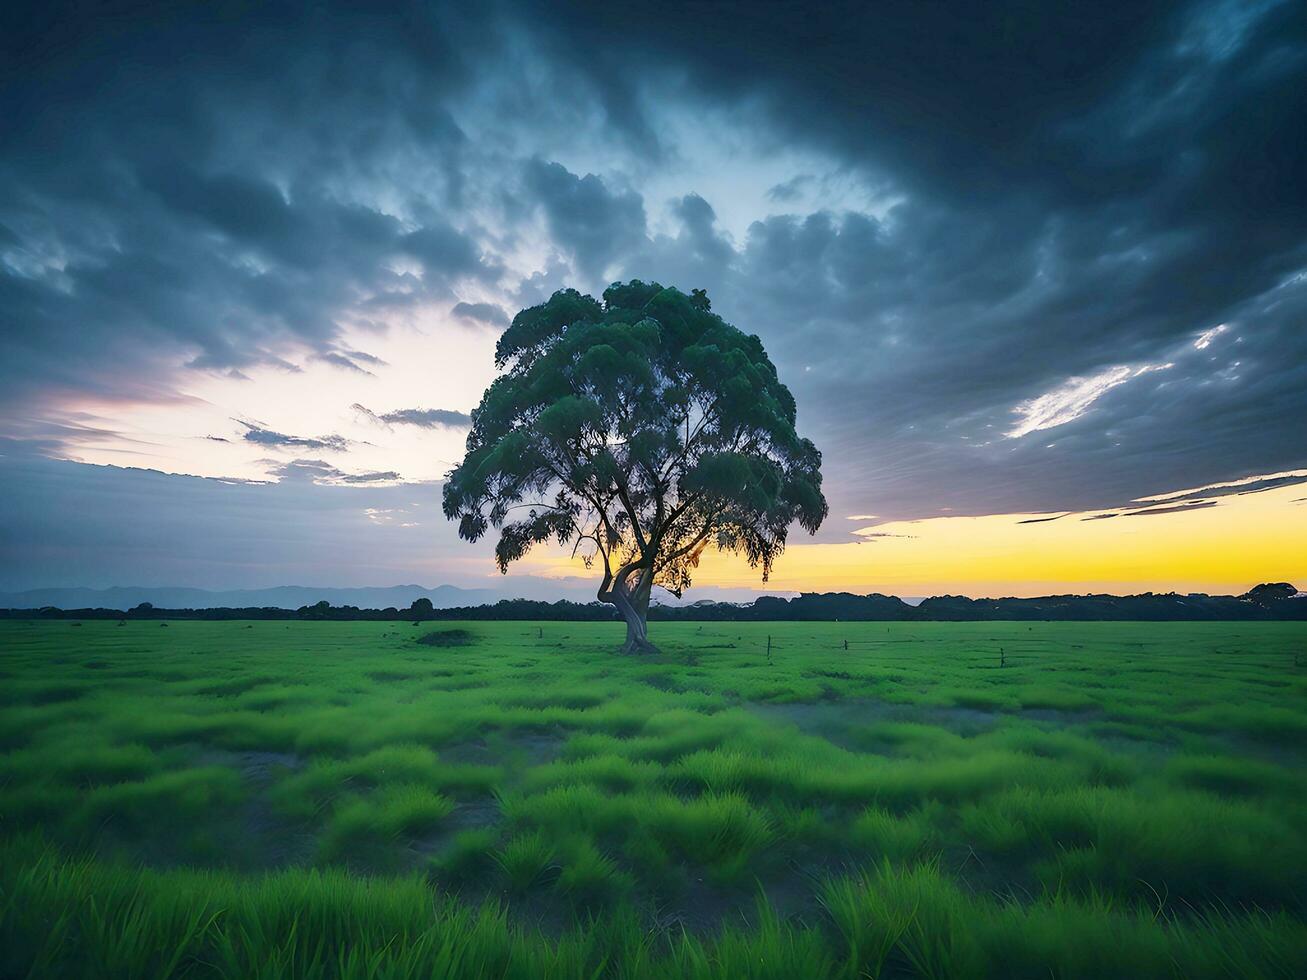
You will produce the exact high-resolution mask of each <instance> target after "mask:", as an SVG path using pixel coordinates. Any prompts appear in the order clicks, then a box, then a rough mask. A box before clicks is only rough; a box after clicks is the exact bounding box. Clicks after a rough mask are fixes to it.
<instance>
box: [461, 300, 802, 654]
mask: <svg viewBox="0 0 1307 980" xmlns="http://www.w3.org/2000/svg"><path fill="white" fill-rule="evenodd" d="M495 365H496V367H498V368H499V369H500V370H501V372H502V373H501V374H500V376H499V377H498V378H496V379H495V381H494V382H493V383H492V384H491V385H490V387H489V388H487V389H486V393H485V395H484V397H483V398H482V399H481V405H480V406H479V407H478V408H477V409H476V411H475V412H473V413H472V431H471V432H470V433H469V435H468V438H467V455H466V456H465V458H464V459H463V462H462V464H461V465H459V466H458V467H457V468H456V469H455V470H453V472H451V473H450V474H449V477H448V481H447V482H446V484H445V491H444V508H445V515H446V516H447V517H449V518H451V519H453V518H458V520H459V526H458V533H459V535H460V536H461V537H463V538H465V539H466V540H468V541H476V540H478V539H480V538H481V536H482V535H484V534H485V533H486V532H487V530H489V529H490V528H491V527H493V528H495V529H496V530H498V531H499V543H498V545H497V546H496V548H495V558H496V560H497V562H498V564H499V568H500V571H507V569H508V566H509V564H510V563H511V562H513V561H515V560H517V559H519V558H521V557H522V556H523V555H525V554H526V553H527V552H528V551H529V550H530V549H531V547H532V545H534V544H537V543H539V542H544V541H551V540H552V541H557V542H558V543H560V544H562V545H567V544H571V545H572V554H573V555H574V556H576V555H579V556H580V557H581V558H582V559H583V560H584V561H585V563H586V565H587V567H589V566H591V565H593V563H594V562H596V561H598V562H600V563H601V564H602V568H603V581H602V583H601V584H600V586H599V593H598V596H599V599H600V600H601V601H602V602H608V603H612V604H613V605H614V606H616V607H617V609H618V610H619V611H620V612H621V614H622V617H623V618H624V619H625V620H626V644H625V646H624V647H623V650H624V651H626V652H640V651H645V650H653V649H655V648H654V646H653V644H651V643H650V642H649V636H648V629H647V627H646V618H647V615H648V611H649V593H650V591H651V590H652V588H653V586H655V585H659V586H662V587H663V588H665V589H667V590H668V591H669V592H671V593H673V594H674V595H677V596H680V595H681V594H682V592H683V591H684V590H685V589H686V588H687V587H689V585H690V576H691V573H692V572H693V570H694V568H695V567H696V566H697V565H698V563H699V556H700V554H701V553H702V552H703V550H704V548H705V547H707V546H709V545H713V546H715V547H717V548H719V549H722V550H724V551H731V552H736V553H740V554H743V555H744V556H745V557H746V558H747V559H748V561H749V564H750V565H751V566H753V567H758V566H761V568H762V578H763V581H766V580H767V576H768V574H769V573H770V572H771V567H772V563H773V562H774V561H775V560H776V556H777V555H779V554H780V553H781V551H782V550H783V549H784V547H785V535H786V531H787V530H788V528H789V526H790V524H791V523H793V522H794V521H798V523H799V525H800V526H801V527H803V528H804V529H806V530H807V531H809V532H810V533H815V532H816V530H817V528H818V527H819V526H820V525H821V522H822V520H823V519H824V518H825V516H826V510H827V508H826V499H825V497H823V496H822V492H821V453H820V452H818V451H817V447H816V446H814V445H813V444H812V443H811V442H810V441H808V440H807V439H802V438H800V437H799V435H798V434H797V433H796V432H795V429H794V416H795V407H794V397H793V396H792V395H791V394H790V392H789V389H788V388H786V387H785V386H784V385H783V384H781V383H780V381H779V380H777V377H776V369H775V368H774V367H773V366H772V363H771V361H770V360H769V359H768V358H767V354H766V352H765V351H764V350H763V348H762V343H761V342H760V341H759V340H758V338H757V337H753V336H749V335H747V334H745V333H743V332H741V331H740V330H737V329H736V328H735V327H733V326H731V325H730V324H729V323H727V322H726V321H724V320H723V319H722V318H721V317H719V316H717V315H716V314H715V313H713V312H712V311H711V309H710V306H709V302H708V297H707V295H706V294H705V293H704V292H703V290H698V289H696V290H694V292H693V293H691V295H689V296H687V295H685V294H684V293H682V292H680V291H679V290H676V289H664V288H663V287H662V286H660V285H658V284H657V283H643V282H640V281H639V280H634V281H632V282H629V283H615V284H614V285H612V286H610V287H609V288H608V289H607V290H606V291H605V292H604V299H603V302H602V303H600V302H598V301H597V300H595V299H594V298H593V297H591V296H584V295H582V294H581V293H579V292H577V291H576V290H574V289H565V290H561V291H559V292H557V293H555V294H554V295H553V296H552V297H551V298H550V299H549V301H548V302H546V303H542V304H541V305H539V306H533V307H531V308H530V309H526V310H523V311H522V312H521V313H519V314H518V315H517V316H516V317H514V319H513V323H512V326H510V327H509V328H508V330H506V331H505V332H504V335H503V336H502V337H500V339H499V345H498V347H497V348H496V350H495Z"/></svg>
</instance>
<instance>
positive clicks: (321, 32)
mask: <svg viewBox="0 0 1307 980" xmlns="http://www.w3.org/2000/svg"><path fill="white" fill-rule="evenodd" d="M466 29H467V27H466V25H463V24H461V21H460V15H458V14H456V13H455V12H451V11H446V12H440V13H433V12H430V11H424V10H421V9H419V8H417V7H414V8H413V9H411V10H403V9H401V8H391V9H390V10H388V12H387V13H386V14H383V15H378V14H376V13H372V12H369V11H367V10H366V9H363V8H351V7H346V6H341V7H339V8H333V7H330V6H323V7H315V8H314V9H313V10H312V11H311V13H310V12H309V11H308V10H307V9H297V8H296V7H295V6H294V5H286V6H284V7H278V8H276V9H273V8H268V7H259V8H251V9H249V10H246V11H244V12H243V13H242V15H241V16H233V17H213V16H208V15H207V14H206V13H204V12H201V11H200V10H199V8H193V9H192V10H191V11H190V12H189V13H188V12H186V11H185V10H177V9H175V8H168V7H164V6H160V7H158V8H153V9H152V8H150V7H149V6H147V5H132V6H131V7H129V8H124V9H117V8H116V6H115V5H113V4H109V5H104V6H97V7H94V8H90V7H87V8H85V9H80V10H71V11H70V10H60V9H56V8H55V7H49V6H43V7H37V6H28V7H25V6H24V5H22V4H16V5H8V6H7V7H6V13H5V14H4V23H3V24H0V37H2V38H3V40H0V44H2V45H4V50H3V51H2V52H0V63H3V65H4V67H3V68H0V72H3V76H0V93H2V94H0V115H2V116H3V118H4V119H5V121H6V122H5V126H4V127H3V128H2V130H0V223H3V226H4V228H5V230H6V233H5V234H4V236H2V237H0V337H2V338H3V341H4V345H5V355H6V356H5V357H4V358H3V368H0V379H3V384H0V389H2V390H3V395H0V401H3V402H4V403H5V404H7V405H13V404H17V403H27V404H31V403H32V402H33V401H34V400H35V401H40V400H43V399H48V398H51V397H57V396H58V395H59V393H61V392H68V391H80V392H83V393H91V394H95V395H97V396H99V397H102V398H118V399H132V400H157V399H159V398H161V397H166V395H167V393H168V390H169V388H171V387H172V385H173V383H174V377H175V375H176V370H177V369H176V365H177V364H178V363H179V360H180V361H184V362H186V363H189V364H190V365H191V366H192V367H194V368H198V369H203V370H213V371H221V372H224V373H230V374H231V375H232V376H233V377H240V376H241V375H240V372H239V369H240V368H242V367H245V366H247V365H251V364H256V363H270V364H276V365H282V366H286V367H293V365H291V364H290V363H289V362H287V361H286V360H285V358H284V357H283V356H282V353H283V352H284V351H285V349H286V348H287V347H288V346H294V345H299V346H300V347H301V349H302V348H303V347H305V346H307V348H308V349H309V350H310V351H311V352H314V353H316V354H317V355H318V356H319V357H320V358H322V359H325V360H327V361H329V362H331V363H335V364H337V365H338V366H341V367H348V366H350V365H347V363H346V361H349V362H352V366H353V367H354V368H358V369H362V370H367V369H368V367H367V363H366V362H364V363H362V364H361V363H360V360H359V358H357V357H351V356H350V355H349V353H348V352H345V351H340V350H334V349H333V345H332V341H333V339H334V338H335V337H336V336H337V335H338V334H339V333H340V331H341V330H342V329H343V328H344V327H345V326H346V325H348V324H350V323H351V322H360V321H364V322H365V321H366V320H367V318H368V317H369V316H370V315H371V311H375V310H378V309H388V308H390V309H403V308H407V307H410V306H412V305H414V304H416V303H421V302H426V301H429V300H441V299H447V298H453V297H452V296H451V294H452V292H453V289H454V287H455V285H456V283H457V282H458V281H460V280H461V279H465V278H470V279H475V280H478V281H481V282H489V281H493V280H494V279H496V278H497V277H498V276H499V275H500V273H501V271H502V270H501V269H500V268H499V266H498V265H497V263H496V261H495V260H494V258H493V257H491V256H489V255H488V254H486V253H485V252H484V251H483V249H482V247H481V246H480V244H478V243H477V242H476V241H475V240H474V238H473V234H472V233H469V232H468V231H465V230H460V229H459V228H458V227H456V226H455V224H454V223H453V222H451V221H450V220H449V219H447V218H445V217H443V216H442V214H441V211H442V210H444V211H448V210H449V209H450V207H452V206H454V205H456V204H457V202H458V201H459V200H460V197H461V192H462V182H463V174H462V171H461V168H460V165H459V160H460V154H461V153H462V151H463V148H464V147H465V137H464V135H463V133H462V132H461V131H460V130H459V128H458V127H457V125H456V124H454V123H453V121H452V119H451V117H450V116H449V114H448V112H447V111H446V109H445V108H443V106H444V105H445V104H446V101H447V100H448V99H450V98H452V97H454V96H457V95H458V94H459V93H460V92H464V91H466V89H467V86H468V85H469V84H470V79H471V76H470V75H469V74H468V72H467V70H466V66H465V65H464V63H463V59H462V57H461V55H460V50H461V49H462V44H461V42H460V41H459V40H458V38H459V36H460V35H461V32H462V31H464V30H466ZM478 32H479V36H480V37H481V40H482V44H483V48H484V50H483V52H482V53H485V52H486V51H488V50H490V49H491V48H493V47H494V45H495V44H496V43H497V42H496V41H495V37H496V33H495V31H494V30H493V29H492V28H491V27H490V25H489V24H487V23H484V22H483V23H479V24H478ZM397 170H398V171H401V172H405V173H409V174H410V175H411V180H412V183H411V185H410V186H405V187H404V188H403V191H402V195H401V196H400V197H398V198H396V197H395V196H394V195H391V196H390V198H389V200H390V201H391V202H392V203H390V204H388V205H382V204H380V203H378V201H379V200H380V197H379V194H382V193H384V192H385V191H386V190H387V188H388V187H389V186H391V185H392V184H393V178H394V173H395V171H397ZM374 192H376V193H374ZM406 260H409V261H411V262H415V263H416V264H417V266H418V267H419V269H418V271H417V272H416V273H414V272H412V271H399V269H400V265H399V263H402V262H403V261H406Z"/></svg>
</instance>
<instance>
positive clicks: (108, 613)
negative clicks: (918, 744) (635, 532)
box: [0, 582, 1307, 623]
mask: <svg viewBox="0 0 1307 980" xmlns="http://www.w3.org/2000/svg"><path fill="white" fill-rule="evenodd" d="M0 618H4V619H57V620H68V619H71V620H78V619H86V620H106V619H111V620H119V621H121V622H126V621H128V620H133V621H137V620H156V621H165V620H170V619H177V620H187V619H189V620H299V621H310V622H312V621H329V622H348V621H376V622H392V621H393V622H413V623H420V622H432V621H452V620H471V621H495V620H540V621H546V622H550V621H553V622H619V621H622V616H621V613H620V611H619V610H617V609H615V608H614V607H613V606H612V605H610V604H606V603H600V602H588V603H582V602H572V601H569V600H566V599H560V600H559V601H557V602H544V601H540V600H535V599H501V600H500V601H499V602H496V603H493V604H488V605H480V606H454V607H450V608H446V609H437V608H435V607H434V606H433V605H432V603H431V600H430V599H427V598H421V599H417V600H415V601H414V602H413V604H412V605H410V606H409V607H408V608H407V609H399V608H396V607H394V606H388V607H387V608H385V609H360V608H359V607H357V606H333V605H331V604H330V603H329V602H327V601H326V600H325V599H324V600H323V601H321V602H318V603H315V604H314V605H310V606H301V607H300V608H298V609H282V608H279V607H271V606H262V607H247V608H232V607H218V608H211V609H163V608H158V607H156V606H153V605H151V604H150V603H148V602H143V603H141V604H140V605H138V606H136V607H135V608H133V609H129V610H126V611H124V610H120V609H58V608H55V607H53V606H47V607H45V608H42V609H4V610H0ZM649 619H651V620H658V621H662V622H835V621H848V622H906V623H912V622H978V621H990V620H996V621H1001V620H1014V621H1041V620H1043V621H1057V620H1064V621H1081V622H1092V621H1199V620H1307V598H1304V597H1300V594H1299V593H1298V590H1297V589H1296V588H1295V587H1294V586H1292V585H1290V584H1289V583H1287V582H1278V583H1268V584H1265V585H1259V586H1257V587H1256V588H1254V589H1252V590H1250V591H1248V592H1246V593H1244V594H1243V595H1239V596H1222V595H1205V594H1201V593H1191V594H1188V595H1182V594H1179V593H1175V592H1165V593H1154V592H1145V593H1142V594H1140V595H1131V596H1113V595H1056V596H1040V597H1037V598H1030V599H1015V598H1005V599H970V598H967V597H966V596H935V597H933V598H930V599H924V600H922V602H921V603H919V604H918V605H916V606H913V605H909V604H908V603H906V602H904V601H903V600H902V599H899V598H897V597H895V596H887V595H881V594H880V593H872V594H870V595H855V594H854V593H851V592H805V593H801V594H800V595H798V596H796V597H795V598H793V599H785V598H782V597H779V596H759V597H758V598H757V599H755V600H754V601H753V602H751V603H731V602H704V603H695V604H693V605H688V606H663V605H652V606H650V608H649Z"/></svg>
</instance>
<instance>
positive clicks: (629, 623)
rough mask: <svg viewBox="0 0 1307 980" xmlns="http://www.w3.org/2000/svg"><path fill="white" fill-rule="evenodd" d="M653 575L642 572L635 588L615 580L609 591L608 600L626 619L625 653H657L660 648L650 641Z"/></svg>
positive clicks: (623, 648) (623, 650) (623, 646)
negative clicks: (650, 598) (649, 621)
mask: <svg viewBox="0 0 1307 980" xmlns="http://www.w3.org/2000/svg"><path fill="white" fill-rule="evenodd" d="M652 578H653V577H652V576H651V575H648V574H641V576H640V580H639V582H638V583H637V584H636V586H635V587H634V588H630V587H628V586H627V584H626V582H624V581H619V582H614V583H613V587H612V590H611V591H610V592H609V593H608V601H609V602H611V603H612V604H613V605H614V606H616V607H617V611H618V612H620V613H621V614H622V618H623V619H624V620H626V642H625V643H623V644H622V652H623V653H657V652H658V648H657V647H656V646H654V645H653V644H652V643H651V642H649V627H648V617H649V593H650V592H651V591H652V587H653V581H652Z"/></svg>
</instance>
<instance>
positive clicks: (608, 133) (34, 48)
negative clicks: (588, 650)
mask: <svg viewBox="0 0 1307 980" xmlns="http://www.w3.org/2000/svg"><path fill="white" fill-rule="evenodd" d="M383 8H384V9H383ZM634 277H639V278H643V279H646V280H647V279H656V280H658V281H660V282H663V283H665V284H669V285H677V286H679V287H681V288H683V289H685V290H689V289H691V288H706V289H707V290H708V292H709V295H710V296H711V297H712V301H713V306H714V309H715V310H717V311H718V312H720V313H721V314H722V315H723V316H725V317H726V318H727V319H728V320H730V321H732V322H733V323H735V324H736V325H738V326H740V327H741V328H743V329H744V330H746V331H748V332H752V333H757V334H758V335H759V336H761V337H762V339H763V341H764V343H765V344H766V347H767V349H768V350H769V351H770V352H771V354H772V357H773V359H774V360H775V362H776V363H777V365H778V368H779V370H780V373H781V377H782V380H784V381H785V382H786V383H787V384H788V385H789V386H790V388H791V389H792V390H793V392H794V393H795V396H796V398H797V400H798V404H799V422H800V428H801V430H802V431H803V432H804V434H806V435H808V436H810V437H811V438H812V439H813V440H814V441H815V442H816V443H817V445H818V446H819V447H820V448H821V449H822V450H823V452H824V454H825V466H824V471H825V474H826V485H827V488H828V497H829V499H830V502H831V508H832V509H831V517H830V519H829V520H828V522H827V524H826V525H825V527H823V529H822V530H821V532H820V533H819V534H818V536H817V538H816V539H815V541H811V542H810V541H808V539H806V536H802V539H801V538H800V536H798V535H796V536H795V537H794V538H792V540H793V541H794V544H793V545H792V546H791V549H790V552H789V553H788V554H787V556H786V558H785V559H783V560H782V561H781V563H780V564H779V565H778V567H777V573H776V579H775V581H774V582H773V583H772V584H773V585H774V586H775V587H777V588H783V589H805V588H852V589H856V590H859V591H871V590H880V591H891V592H899V593H901V594H909V595H921V594H931V593H938V592H946V591H947V592H969V593H971V594H983V593H990V594H993V593H1003V594H1033V593H1040V592H1047V591H1064V590H1065V589H1068V588H1110V589H1113V590H1136V589H1138V590H1142V589H1144V588H1158V589H1165V588H1172V587H1174V588H1180V589H1182V590H1188V589H1200V588H1201V589H1212V590H1217V591H1228V590H1229V589H1239V590H1242V589H1243V588H1246V587H1248V586H1250V585H1252V584H1254V583H1255V582H1256V581H1261V580H1267V579H1284V578H1293V577H1297V578H1298V579H1300V580H1301V581H1307V558H1304V555H1307V530H1305V528H1307V482H1304V481H1305V480H1307V5H1304V4H1301V3H1295V2H1292V0H1239V2H1230V0H1226V2H1198V3H1193V2H1179V3H1171V2H1161V3H1153V2H1147V0H1132V2H1129V3H1096V4H1085V3H1062V2H1044V3H1029V2H1025V0H1022V2H1009V3H998V2H996V3H987V4H984V5H961V6H959V5H954V4H947V3H936V2H925V0H903V2H888V3H872V4H859V5H856V6H853V7H850V8H847V9H842V8H841V7H840V6H839V5H811V4H805V3H777V4H768V3H740V4H732V3H718V4H712V5H701V4H690V3H659V4H656V5H647V6H644V5H628V4H622V3H612V2H608V3H593V4H591V3H572V4H556V3H551V4H534V3H530V4H511V3H496V2H489V3H485V2H483V3H478V4H475V5H473V4H467V5H463V4H453V5H444V4H414V5H411V6H404V5H398V4H385V5H369V4H348V5H347V4H342V5H332V4H322V3H319V4H313V5H311V6H306V7H304V8H300V9H297V7H296V5H293V4H277V5H263V4H258V5H249V6H248V7H246V6H244V5H234V4H224V3H212V4H202V5H201V4H195V5H177V4H171V5H159V6H158V7H154V6H152V5H150V4H143V3H131V4H115V3H109V4H59V3H56V4H40V5H27V4H24V3H11V4H6V5H4V10H3V12H2V13H0V566H3V567H2V568H0V588H3V589H10V590H13V589H22V588H33V587H38V586H40V587H45V586H61V585H63V586H72V585H84V586H96V587H102V586H108V585H165V584H166V585H191V586H205V587H215V588H235V587H259V586H268V585H282V584H311V585H390V584H396V583H399V582H409V581H417V582H420V583H422V584H426V585H434V584H438V583H450V584H455V585H469V586H470V585H477V586H484V585H486V584H487V581H488V580H492V579H491V577H492V576H493V575H494V572H493V568H492V565H491V562H490V560H489V552H488V550H487V548H485V547H480V546H470V545H466V544H463V543H461V542H458V541H457V539H456V536H455V534H454V533H453V529H452V528H451V527H449V526H448V525H447V524H446V522H445V521H444V520H443V519H442V517H441V516H440V511H439V483H438V481H439V480H440V478H441V476H442V475H443V474H444V473H445V472H446V471H447V470H448V469H449V468H450V467H451V466H452V465H453V464H454V463H455V462H456V461H457V459H458V458H459V457H460V454H461V450H462V444H463V439H464V437H465V435H466V423H467V418H468V413H469V412H470V411H471V410H472V409H473V408H474V407H475V405H476V403H477V401H478V399H479V397H480V393H481V391H482V390H483V389H484V387H485V385H486V384H487V383H488V382H489V381H490V380H491V378H492V377H493V375H494V367H493V363H492V351H493V348H494V343H495V340H496V338H497V336H498V333H499V331H500V330H501V329H502V328H503V327H504V326H505V324H506V323H507V322H508V320H509V319H510V318H511V317H512V315H513V314H514V313H515V312H516V311H517V310H519V309H521V308H523V307H524V306H528V305H531V304H533V303H536V302H538V301H540V300H542V299H543V298H545V297H547V296H548V295H549V294H550V293H551V292H552V291H553V290H555V289H557V288H560V287H562V286H564V285H570V286H576V287H578V288H581V289H583V290H587V291H592V292H596V293H597V292H598V291H600V290H602V288H603V287H604V285H606V284H607V283H608V282H610V281H613V280H616V279H623V278H634ZM1222 485H1224V486H1222ZM1111 515H1115V516H1111ZM1109 517H1110V519H1108V518H1109ZM522 573H523V574H529V575H533V576H546V577H561V576H566V575H569V574H576V570H575V569H573V568H571V567H570V566H568V565H567V564H566V563H565V562H563V561H561V560H560V559H559V557H558V556H556V555H552V554H550V553H541V554H538V555H535V556H533V557H532V559H531V561H529V562H528V563H527V564H526V566H525V567H524V568H523V570H522ZM702 580H703V581H704V583H705V584H707V585H709V586H712V585H717V586H738V587H749V586H757V585H758V584H759V583H757V581H756V576H753V577H751V574H750V573H749V571H748V570H747V569H743V568H740V567H739V566H738V563H734V562H731V561H728V560H721V561H715V562H709V563H708V565H707V567H706V568H705V569H704V575H703V579H702ZM1301 581H1300V584H1301ZM501 584H504V587H505V589H506V591H507V592H509V593H511V592H512V591H513V587H512V584H511V583H507V584H505V583H501Z"/></svg>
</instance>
